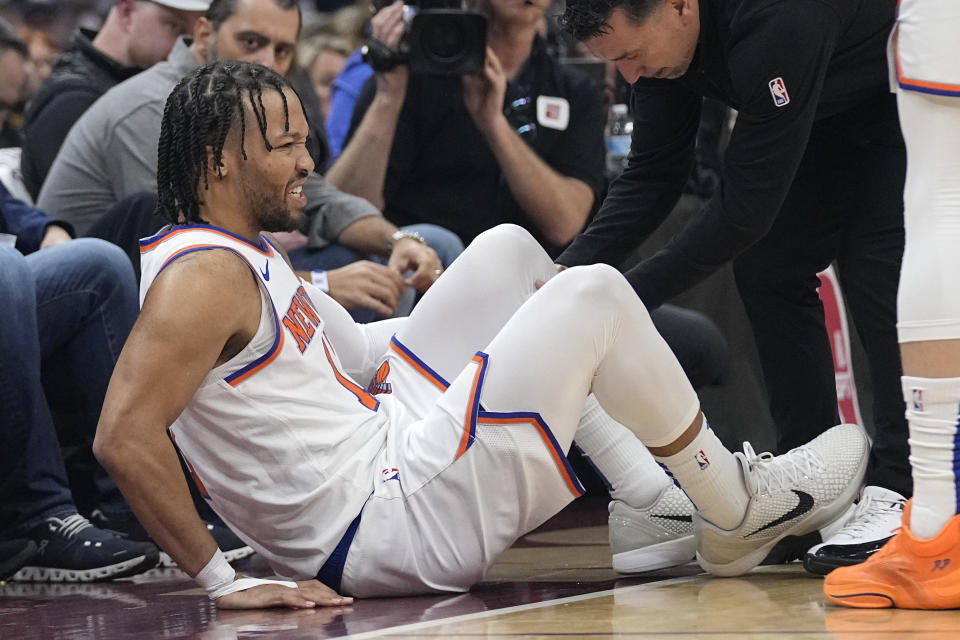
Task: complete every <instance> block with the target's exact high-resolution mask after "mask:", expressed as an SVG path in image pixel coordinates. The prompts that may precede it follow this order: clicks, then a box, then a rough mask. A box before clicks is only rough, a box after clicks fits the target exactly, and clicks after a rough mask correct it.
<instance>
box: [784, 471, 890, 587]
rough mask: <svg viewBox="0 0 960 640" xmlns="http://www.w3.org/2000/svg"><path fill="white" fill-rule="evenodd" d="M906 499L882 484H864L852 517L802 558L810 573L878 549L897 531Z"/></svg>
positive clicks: (861, 559)
mask: <svg viewBox="0 0 960 640" xmlns="http://www.w3.org/2000/svg"><path fill="white" fill-rule="evenodd" d="M906 506H907V499H906V498H904V497H903V496H902V495H900V494H899V493H897V492H896V491H890V490H889V489H884V488H882V487H874V486H869V487H864V489H863V492H862V493H861V494H860V503H859V504H857V508H856V511H854V512H853V517H852V518H851V519H850V521H849V522H847V524H846V525H845V526H844V527H843V528H842V529H840V530H839V531H837V532H836V533H834V534H833V535H832V536H830V537H829V538H824V542H823V543H821V544H818V545H816V546H815V547H811V548H810V550H809V551H807V553H806V555H805V556H804V558H803V567H804V568H805V569H806V570H807V571H809V572H810V573H816V574H819V575H824V576H825V575H827V574H828V573H830V572H831V571H833V570H834V569H836V568H837V567H848V566H850V565H853V564H860V563H861V562H864V561H865V560H866V559H867V558H869V557H870V556H872V555H873V554H874V553H876V552H877V551H879V550H880V548H881V547H883V545H884V544H886V543H887V540H889V539H890V538H892V537H893V536H894V535H896V533H897V532H898V531H900V525H901V523H902V521H903V509H904V507H906Z"/></svg>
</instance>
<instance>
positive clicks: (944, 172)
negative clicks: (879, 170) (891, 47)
mask: <svg viewBox="0 0 960 640" xmlns="http://www.w3.org/2000/svg"><path fill="white" fill-rule="evenodd" d="M897 99H898V105H899V108H900V122H901V127H902V129H903V136H904V139H905V141H906V143H907V181H906V187H905V189H904V205H905V211H904V221H905V226H906V250H905V252H904V256H903V268H902V270H901V274H900V291H899V296H898V300H897V315H898V323H897V330H898V334H899V339H900V342H917V341H928V340H952V339H958V338H960V287H958V286H957V274H958V273H960V98H955V97H943V96H935V95H930V94H924V93H918V92H915V91H903V90H900V91H899V92H898V94H897Z"/></svg>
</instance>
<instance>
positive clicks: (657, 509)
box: [608, 482, 697, 573]
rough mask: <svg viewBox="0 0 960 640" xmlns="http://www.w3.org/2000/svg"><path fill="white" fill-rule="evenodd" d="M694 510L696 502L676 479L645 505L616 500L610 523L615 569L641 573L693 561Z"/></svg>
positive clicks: (612, 505)
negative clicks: (678, 484) (631, 504)
mask: <svg viewBox="0 0 960 640" xmlns="http://www.w3.org/2000/svg"><path fill="white" fill-rule="evenodd" d="M693 511H694V509H693V503H692V502H690V499H689V498H688V497H687V495H686V494H685V493H684V492H683V491H681V490H680V489H679V488H678V487H677V486H676V485H675V484H673V483H672V482H671V483H670V484H669V485H668V486H667V487H666V488H665V489H664V490H663V492H662V493H661V494H660V496H659V497H658V498H657V499H656V500H655V501H654V502H653V504H652V505H650V506H649V507H646V508H645V509H634V508H633V507H631V506H630V505H628V504H627V503H625V502H623V501H622V500H614V501H612V502H611V503H610V516H609V518H608V523H609V527H610V550H611V551H612V552H613V569H614V570H615V571H617V572H619V573H640V572H641V571H653V570H655V569H665V568H667V567H675V566H677V565H681V564H687V563H688V562H692V561H693V560H694V557H695V556H696V552H697V543H696V541H695V540H694V538H693Z"/></svg>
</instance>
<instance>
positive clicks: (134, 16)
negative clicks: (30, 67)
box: [21, 0, 210, 198]
mask: <svg viewBox="0 0 960 640" xmlns="http://www.w3.org/2000/svg"><path fill="white" fill-rule="evenodd" d="M209 5H210V2H209V0H152V1H151V2H144V1H140V0H116V3H115V4H114V6H113V7H111V8H110V13H108V14H107V19H106V20H105V21H104V23H103V26H102V27H101V28H100V30H99V31H91V30H90V29H84V28H79V29H77V32H76V33H75V34H74V36H73V41H72V42H71V44H70V48H69V49H67V51H66V52H64V54H63V55H61V56H60V57H59V58H58V59H57V61H56V62H55V63H54V67H53V71H52V73H51V74H50V77H49V78H47V80H46V81H45V82H44V83H43V85H42V86H41V87H40V90H39V91H38V92H37V95H36V96H35V97H34V98H33V99H32V100H31V101H30V104H29V105H28V106H27V111H26V113H25V114H24V125H23V155H22V156H21V169H22V171H23V182H24V184H25V185H26V186H27V190H28V191H29V192H30V196H31V197H33V198H36V197H37V194H38V193H39V192H40V186H41V185H42V184H43V181H44V180H45V179H46V177H47V172H48V171H50V165H52V164H53V159H54V158H56V157H57V152H58V151H59V150H60V145H62V144H63V140H64V138H66V137H67V132H69V131H70V127H72V126H73V123H74V122H76V121H77V119H78V118H79V117H80V116H81V115H82V114H83V112H84V111H86V110H87V109H89V108H90V105H92V104H93V103H94V102H96V100H97V98H99V97H100V96H102V95H103V94H104V93H106V92H107V90H108V89H110V87H112V86H114V85H115V84H117V83H119V82H123V81H124V80H126V79H127V78H130V77H132V76H133V75H135V74H137V73H139V72H140V71H143V70H144V69H146V68H148V67H151V66H153V65H154V64H156V63H158V62H160V61H161V60H163V59H164V58H166V57H167V54H169V53H170V49H171V48H173V44H174V43H175V42H176V41H177V38H178V37H180V36H181V35H184V34H189V33H193V24H194V22H196V20H197V18H199V17H200V16H201V15H202V12H203V11H206V9H207V7H208V6H209Z"/></svg>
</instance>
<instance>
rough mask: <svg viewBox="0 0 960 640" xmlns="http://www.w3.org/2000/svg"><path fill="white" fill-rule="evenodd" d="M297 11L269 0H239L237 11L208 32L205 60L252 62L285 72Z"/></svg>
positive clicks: (290, 57) (296, 29)
mask: <svg viewBox="0 0 960 640" xmlns="http://www.w3.org/2000/svg"><path fill="white" fill-rule="evenodd" d="M299 33H300V13H299V12H298V11H297V9H296V8H291V9H282V8H280V7H278V6H277V5H276V4H275V3H274V2H273V0H239V2H238V5H237V11H236V13H234V14H233V15H232V16H230V17H229V18H227V19H226V20H224V21H223V24H221V25H220V28H219V29H217V30H216V32H214V33H212V34H211V35H210V42H209V48H208V50H207V56H206V57H207V62H216V61H217V60H242V61H244V62H255V63H257V64H262V65H263V66H265V67H269V68H270V69H273V70H274V71H276V72H277V73H279V74H280V75H286V73H287V72H288V71H289V70H290V66H291V65H292V64H293V58H294V53H295V51H296V44H297V36H298V34H299Z"/></svg>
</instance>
